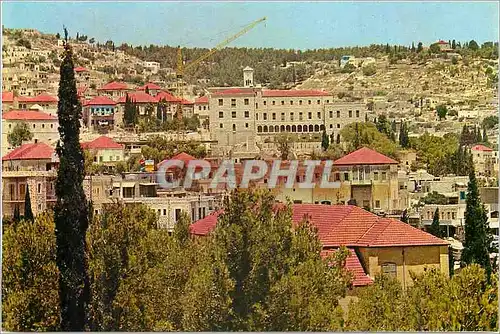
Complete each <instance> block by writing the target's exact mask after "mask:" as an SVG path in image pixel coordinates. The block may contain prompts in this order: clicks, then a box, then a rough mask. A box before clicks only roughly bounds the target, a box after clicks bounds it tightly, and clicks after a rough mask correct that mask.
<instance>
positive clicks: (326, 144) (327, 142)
mask: <svg viewBox="0 0 500 334" xmlns="http://www.w3.org/2000/svg"><path fill="white" fill-rule="evenodd" d="M329 146H330V140H329V138H328V135H327V134H326V130H323V136H322V138H321V147H322V148H323V151H326V150H328V147H329Z"/></svg>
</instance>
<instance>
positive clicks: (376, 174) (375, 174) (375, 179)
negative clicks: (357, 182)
mask: <svg viewBox="0 0 500 334" xmlns="http://www.w3.org/2000/svg"><path fill="white" fill-rule="evenodd" d="M373 180H374V181H378V172H373Z"/></svg>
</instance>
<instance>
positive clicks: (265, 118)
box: [264, 113, 267, 121]
mask: <svg viewBox="0 0 500 334" xmlns="http://www.w3.org/2000/svg"><path fill="white" fill-rule="evenodd" d="M264 121H267V113H264Z"/></svg>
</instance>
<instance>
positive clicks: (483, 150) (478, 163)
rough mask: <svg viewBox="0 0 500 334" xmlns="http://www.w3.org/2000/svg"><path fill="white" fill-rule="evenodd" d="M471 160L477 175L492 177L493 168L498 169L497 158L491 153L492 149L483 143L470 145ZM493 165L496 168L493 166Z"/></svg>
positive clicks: (493, 174)
mask: <svg viewBox="0 0 500 334" xmlns="http://www.w3.org/2000/svg"><path fill="white" fill-rule="evenodd" d="M471 153H472V160H473V162H474V168H475V170H476V174H477V175H478V176H485V177H492V176H498V174H495V173H494V171H495V169H496V170H498V158H495V157H494V155H493V150H492V149H491V148H489V147H487V146H484V145H481V144H479V145H474V146H472V147H471ZM495 165H497V166H496V168H495Z"/></svg>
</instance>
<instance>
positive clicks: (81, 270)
mask: <svg viewBox="0 0 500 334" xmlns="http://www.w3.org/2000/svg"><path fill="white" fill-rule="evenodd" d="M64 33H65V42H64V58H63V60H62V63H61V67H60V81H59V103H58V105H57V114H58V118H59V135H60V138H61V139H60V141H59V142H58V143H57V148H56V152H57V154H58V156H59V161H60V164H59V170H58V173H57V180H56V196H57V203H56V205H55V208H54V220H55V225H56V230H55V234H56V245H57V252H56V261H57V267H58V268H59V273H60V274H59V298H60V309H61V330H63V331H83V330H85V323H86V308H87V304H88V302H89V299H90V298H89V294H90V292H89V291H90V290H89V280H88V274H87V259H86V256H85V249H86V239H85V235H86V232H87V228H88V218H89V216H88V206H87V205H88V202H87V200H86V198H85V193H84V191H83V185H82V182H83V178H84V155H83V150H82V148H81V146H80V139H79V137H80V118H81V117H82V106H81V104H80V102H79V101H78V96H77V90H76V81H75V72H74V64H73V52H72V50H71V47H70V45H69V44H68V32H67V30H66V28H65V29H64Z"/></svg>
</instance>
